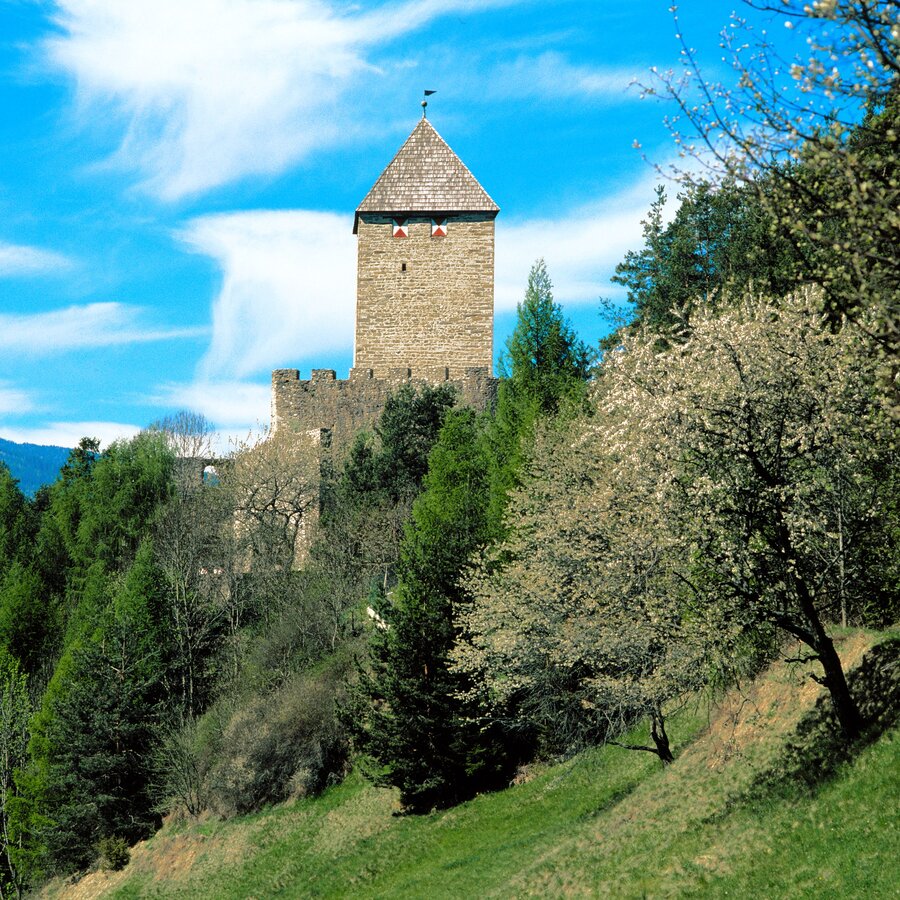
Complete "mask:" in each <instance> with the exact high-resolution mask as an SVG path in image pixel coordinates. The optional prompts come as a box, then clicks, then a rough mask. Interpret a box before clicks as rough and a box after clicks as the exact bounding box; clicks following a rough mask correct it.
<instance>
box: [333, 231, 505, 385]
mask: <svg viewBox="0 0 900 900" xmlns="http://www.w3.org/2000/svg"><path fill="white" fill-rule="evenodd" d="M407 222H408V233H409V236H408V237H406V238H395V237H393V228H392V219H391V218H390V217H388V216H384V215H377V214H371V213H360V214H359V223H358V235H359V241H358V248H357V252H358V261H357V273H358V275H357V278H358V281H357V294H356V347H355V352H354V360H355V362H354V366H355V367H356V368H358V369H363V370H369V369H371V370H372V371H373V372H374V376H375V377H376V378H379V379H388V380H390V378H391V377H392V376H391V375H390V372H391V370H394V369H397V368H398V367H401V368H402V367H407V368H411V369H413V370H414V371H415V372H417V373H418V372H421V371H422V370H423V369H425V368H428V367H435V366H449V377H450V378H451V379H453V380H457V379H463V380H465V379H466V378H467V377H468V376H467V374H466V373H467V372H468V371H469V370H470V369H473V368H479V369H485V370H486V373H487V375H488V376H490V374H491V368H492V364H493V318H494V215H493V214H492V213H473V214H457V215H455V216H450V217H449V218H448V220H447V234H446V236H445V237H432V236H431V218H430V217H427V218H426V217H421V216H412V217H410V218H409V219H408V220H407ZM350 380H351V382H353V378H352V377H351V379H350ZM367 396H368V395H367V394H366V393H365V392H363V393H361V394H360V397H361V399H362V400H363V402H366V400H365V398H366V397H367Z"/></svg>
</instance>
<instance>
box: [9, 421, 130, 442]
mask: <svg viewBox="0 0 900 900" xmlns="http://www.w3.org/2000/svg"><path fill="white" fill-rule="evenodd" d="M140 430H141V429H140V428H138V427H137V426H136V425H126V424H124V423H121V422H48V423H46V424H44V425H36V426H32V427H29V428H15V427H13V428H9V427H6V426H2V427H0V437H4V438H6V440H8V441H15V442H16V443H17V444H43V445H50V446H54V447H76V446H78V442H79V441H80V440H81V439H82V438H83V437H91V438H99V439H100V446H101V447H107V446H109V444H111V443H112V442H113V441H116V440H119V439H120V438H131V437H134V436H135V435H136V434H137V433H138V432H139V431H140Z"/></svg>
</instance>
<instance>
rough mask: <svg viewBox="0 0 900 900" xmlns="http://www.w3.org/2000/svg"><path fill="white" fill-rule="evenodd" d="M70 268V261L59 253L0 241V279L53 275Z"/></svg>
mask: <svg viewBox="0 0 900 900" xmlns="http://www.w3.org/2000/svg"><path fill="white" fill-rule="evenodd" d="M71 266H72V263H71V260H69V258H68V257H66V256H63V255H62V254H61V253H54V252H53V251H52V250H43V249H41V248H40V247H28V246H25V245H23V244H8V243H6V242H4V241H0V278H9V277H14V276H18V275H40V274H54V273H56V272H60V271H63V270H66V269H69V268H71Z"/></svg>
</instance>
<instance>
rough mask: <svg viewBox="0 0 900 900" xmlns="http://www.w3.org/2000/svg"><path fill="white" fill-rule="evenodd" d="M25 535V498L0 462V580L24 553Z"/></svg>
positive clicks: (26, 532) (26, 524)
mask: <svg viewBox="0 0 900 900" xmlns="http://www.w3.org/2000/svg"><path fill="white" fill-rule="evenodd" d="M27 534H28V516H27V506H26V502H25V497H24V496H23V494H22V492H21V491H20V490H19V485H18V482H17V481H16V480H15V479H14V478H13V477H12V475H10V472H9V468H8V467H7V465H6V464H5V463H2V462H0V578H2V577H3V575H4V574H5V572H6V570H7V569H8V568H9V566H10V565H12V563H13V561H14V560H15V559H16V558H17V557H18V556H19V555H20V554H22V552H23V551H24V549H25V544H26V537H27Z"/></svg>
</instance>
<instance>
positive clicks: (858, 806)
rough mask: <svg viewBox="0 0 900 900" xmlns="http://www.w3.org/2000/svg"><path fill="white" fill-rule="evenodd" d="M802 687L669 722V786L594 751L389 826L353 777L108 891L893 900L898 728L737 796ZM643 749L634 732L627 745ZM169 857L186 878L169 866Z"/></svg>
mask: <svg viewBox="0 0 900 900" xmlns="http://www.w3.org/2000/svg"><path fill="white" fill-rule="evenodd" d="M799 677H800V676H799V675H798V674H797V673H794V674H793V675H792V674H791V673H790V672H789V671H787V670H786V669H785V668H784V667H780V668H779V669H778V670H777V671H775V672H773V673H770V674H768V675H766V676H764V677H763V678H761V679H760V680H758V681H756V682H752V681H748V682H745V683H744V684H742V686H741V690H740V691H739V692H735V694H734V695H733V696H732V697H731V698H730V702H729V703H727V704H725V705H723V706H722V707H721V708H718V709H714V710H712V712H711V714H708V712H707V710H705V709H699V710H694V711H690V710H684V711H682V712H681V713H680V714H678V715H676V716H675V717H673V719H672V720H671V732H672V736H673V740H674V741H675V742H677V743H678V744H679V745H681V746H685V747H689V751H688V752H685V753H683V754H682V755H681V756H679V758H678V759H677V760H676V761H675V763H674V764H673V765H672V766H670V767H668V769H667V770H665V771H663V770H661V769H660V767H659V766H658V765H657V764H656V763H655V762H654V760H653V757H651V756H650V755H649V754H646V753H625V752H624V751H622V750H621V749H619V748H616V747H610V746H607V747H602V748H594V749H591V750H589V751H586V752H584V753H582V754H580V755H579V756H577V757H576V758H574V759H571V760H568V761H566V762H565V763H562V764H556V765H553V766H546V767H545V766H540V765H536V766H531V767H529V768H528V769H527V770H524V771H522V772H521V773H520V777H519V778H518V779H517V782H518V783H517V784H516V785H515V786H513V787H512V788H511V789H509V790H506V791H502V792H499V793H494V794H487V795H483V796H479V797H476V798H474V799H473V800H472V801H470V802H468V803H465V804H463V805H461V806H458V807H456V808H454V809H452V810H449V811H446V812H439V813H435V814H433V815H429V816H397V815H396V793H395V792H393V791H384V790H379V789H377V788H374V787H372V786H371V785H368V784H366V783H365V782H364V781H363V780H362V779H360V778H357V777H354V776H351V777H350V778H348V779H347V780H346V781H345V782H344V783H343V784H341V785H339V786H336V787H334V788H331V789H329V790H328V791H326V792H325V793H324V794H323V795H322V796H320V797H316V798H311V799H308V800H302V801H300V802H299V803H297V804H289V805H284V806H281V807H277V808H274V809H269V810H266V811H265V812H264V813H261V814H258V815H255V816H252V817H249V818H245V819H237V820H230V821H226V822H208V821H207V822H203V823H198V824H196V825H192V826H189V827H188V826H185V825H181V824H179V825H178V826H177V827H176V829H173V830H171V831H169V830H168V829H167V830H165V831H164V832H163V833H161V834H160V835H159V836H158V837H156V838H153V839H151V841H150V842H149V843H148V844H147V845H146V847H145V848H144V850H143V852H142V865H141V867H140V869H138V868H137V867H134V868H133V870H132V871H129V872H128V873H127V874H126V877H125V879H124V880H123V881H119V882H117V885H116V889H115V890H116V894H117V895H121V896H145V895H151V894H153V893H156V894H161V895H165V896H167V897H205V896H211V897H216V898H223V900H225V898H243V897H250V896H270V895H276V894H279V893H281V894H285V895H288V896H293V895H297V896H308V895H318V896H326V897H330V896H344V895H347V894H348V893H352V894H353V895H354V896H355V897H422V896H429V897H430V896H453V897H486V896H502V897H507V896H560V895H566V896H579V897H581V896H585V897H587V896H603V895H604V893H609V890H610V885H614V886H615V892H616V895H617V896H621V897H626V898H632V897H633V898H639V897H646V896H673V897H693V896H712V897H720V896H721V897H724V896H779V897H781V896H784V897H796V896H821V895H827V896H834V897H856V896H860V897H862V896H865V897H889V896H891V895H892V893H893V892H894V889H895V885H896V880H897V865H896V862H891V860H896V859H897V858H898V854H900V835H898V833H897V828H896V809H895V805H894V804H892V803H890V802H887V800H888V798H891V797H894V796H896V795H897V792H898V790H900V741H898V733H897V732H896V730H895V731H893V732H888V733H886V734H885V735H884V736H883V737H882V738H881V739H880V740H879V741H878V742H876V743H875V744H873V745H872V746H870V747H869V748H867V749H866V750H865V751H864V752H862V753H861V754H859V755H858V756H857V757H855V758H854V759H853V760H852V761H850V762H848V763H845V764H844V765H842V766H841V767H839V768H838V770H837V771H836V772H835V775H834V777H833V778H831V779H829V780H827V781H825V782H824V783H822V784H820V785H819V786H818V788H817V790H816V791H815V792H801V793H796V792H793V793H790V794H789V795H786V796H785V795H781V794H779V793H773V794H767V795H764V796H759V795H748V793H747V787H748V785H749V784H750V783H752V781H753V779H754V778H755V777H756V776H757V774H758V773H759V772H760V771H761V770H764V769H766V768H767V767H768V766H770V765H772V763H773V762H774V763H775V764H777V761H778V750H779V747H780V741H781V740H782V739H783V738H782V737H781V736H780V735H783V733H784V730H785V729H789V723H790V722H791V721H792V720H793V718H796V716H798V715H799V714H800V710H795V709H794V708H793V707H792V706H791V705H790V704H785V703H784V702H783V701H784V693H783V691H784V689H785V686H786V684H790V682H791V681H792V680H793V679H796V678H799ZM773 695H774V696H775V697H777V698H778V700H779V702H777V703H767V702H766V701H767V698H769V697H772V696H773ZM646 738H647V730H646V727H641V728H638V729H635V731H634V732H632V733H630V734H629V735H628V736H627V737H626V738H625V740H628V741H629V742H634V743H639V742H642V741H644V740H646ZM235 847H240V848H241V852H240V853H237V852H235V850H234V848H235ZM175 848H183V849H182V850H181V852H183V853H184V854H185V855H184V856H183V857H176V860H178V861H180V860H185V859H188V858H191V859H193V860H195V862H194V864H193V865H191V866H187V865H173V852H174V851H175ZM196 848H200V849H201V851H202V856H200V855H199V854H198V855H197V856H193V854H194V852H195V850H196ZM189 854H190V855H191V856H188V855H189ZM84 886H85V887H87V885H84Z"/></svg>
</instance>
